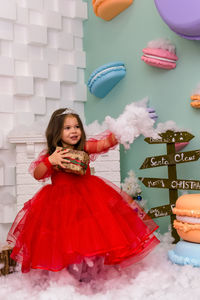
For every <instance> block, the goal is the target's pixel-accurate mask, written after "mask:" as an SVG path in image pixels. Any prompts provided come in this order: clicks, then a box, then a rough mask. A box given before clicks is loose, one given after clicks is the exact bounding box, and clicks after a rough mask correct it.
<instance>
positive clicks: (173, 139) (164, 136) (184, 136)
mask: <svg viewBox="0 0 200 300" xmlns="http://www.w3.org/2000/svg"><path fill="white" fill-rule="evenodd" d="M159 135H160V138H157V139H153V138H151V137H148V138H145V139H144V140H145V142H147V143H148V144H162V143H182V142H189V141H190V140H191V139H193V137H194V135H192V134H191V133H189V132H187V131H176V132H175V131H172V130H168V131H166V132H164V133H160V134H159Z"/></svg>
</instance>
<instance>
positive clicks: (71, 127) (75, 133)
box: [61, 116, 81, 148]
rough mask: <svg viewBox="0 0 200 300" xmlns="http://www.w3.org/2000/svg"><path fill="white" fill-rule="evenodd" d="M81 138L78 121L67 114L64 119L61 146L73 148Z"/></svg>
mask: <svg viewBox="0 0 200 300" xmlns="http://www.w3.org/2000/svg"><path fill="white" fill-rule="evenodd" d="M80 139H81V129H80V126H79V124H78V121H77V119H76V118H75V117H73V116H67V117H66V118H65V120H64V124H63V130H62V134H61V141H62V145H63V147H69V148H73V146H74V145H76V144H77V143H78V142H79V141H80Z"/></svg>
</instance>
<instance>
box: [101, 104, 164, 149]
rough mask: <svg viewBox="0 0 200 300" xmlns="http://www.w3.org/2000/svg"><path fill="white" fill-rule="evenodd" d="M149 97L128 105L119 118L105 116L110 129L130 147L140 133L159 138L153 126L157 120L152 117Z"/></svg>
mask: <svg viewBox="0 0 200 300" xmlns="http://www.w3.org/2000/svg"><path fill="white" fill-rule="evenodd" d="M147 102H148V98H144V99H142V100H141V101H139V102H133V103H131V104H128V105H126V107H125V109H124V111H123V113H122V114H121V115H119V117H118V118H117V119H113V118H111V117H110V116H107V117H106V118H105V123H106V124H107V127H108V129H109V130H110V131H111V132H113V133H114V134H115V136H116V138H117V139H118V141H119V143H121V144H122V145H124V147H125V149H129V147H130V144H131V143H133V141H134V140H135V138H137V137H138V136H139V135H140V134H142V135H144V136H145V137H152V138H158V137H159V136H158V134H157V132H156V131H155V129H154V128H153V125H154V123H155V120H153V119H152V118H151V117H150V114H149V112H148V108H147Z"/></svg>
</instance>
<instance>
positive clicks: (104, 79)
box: [87, 61, 126, 98]
mask: <svg viewBox="0 0 200 300" xmlns="http://www.w3.org/2000/svg"><path fill="white" fill-rule="evenodd" d="M125 75H126V68H125V66H124V63H123V62H121V61H116V62H111V63H108V64H105V65H102V66H100V67H99V68H97V69H96V70H94V72H92V74H91V75H90V77H89V79H88V83H87V86H88V88H89V91H90V93H92V94H93V95H95V96H96V97H98V98H104V97H105V96H106V95H107V94H108V93H109V92H110V91H111V90H112V88H113V87H114V86H115V85H116V84H117V83H118V82H119V81H120V80H121V79H122V78H124V76H125Z"/></svg>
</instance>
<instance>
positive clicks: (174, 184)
mask: <svg viewBox="0 0 200 300" xmlns="http://www.w3.org/2000/svg"><path fill="white" fill-rule="evenodd" d="M159 135H160V138H158V139H153V138H145V142H147V143H148V144H160V143H162V144H163V143H164V144H166V146H167V155H159V156H152V157H147V158H146V159H145V161H144V162H143V164H142V165H141V167H140V169H146V168H155V167H161V166H167V168H168V178H142V177H139V179H140V180H141V181H142V183H143V184H144V185H145V186H146V187H149V188H164V189H169V204H167V205H163V206H158V207H154V208H151V209H150V210H149V211H148V215H149V216H150V217H151V218H159V217H164V216H168V215H169V216H170V219H171V231H172V236H173V238H174V242H178V241H179V235H178V234H177V232H176V230H175V229H174V228H173V222H174V219H175V215H174V214H173V213H172V208H173V207H174V206H175V202H176V200H177V198H178V189H181V190H200V181H197V180H182V179H177V172H176V164H180V163H186V162H192V161H196V160H198V159H199V158H200V150H194V151H188V152H178V153H176V150H175V143H182V142H189V141H190V140H191V139H192V138H193V137H194V136H193V135H192V134H191V133H189V132H186V131H182V132H181V131H180V132H174V131H171V130H168V131H166V132H165V133H161V134H159Z"/></svg>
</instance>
